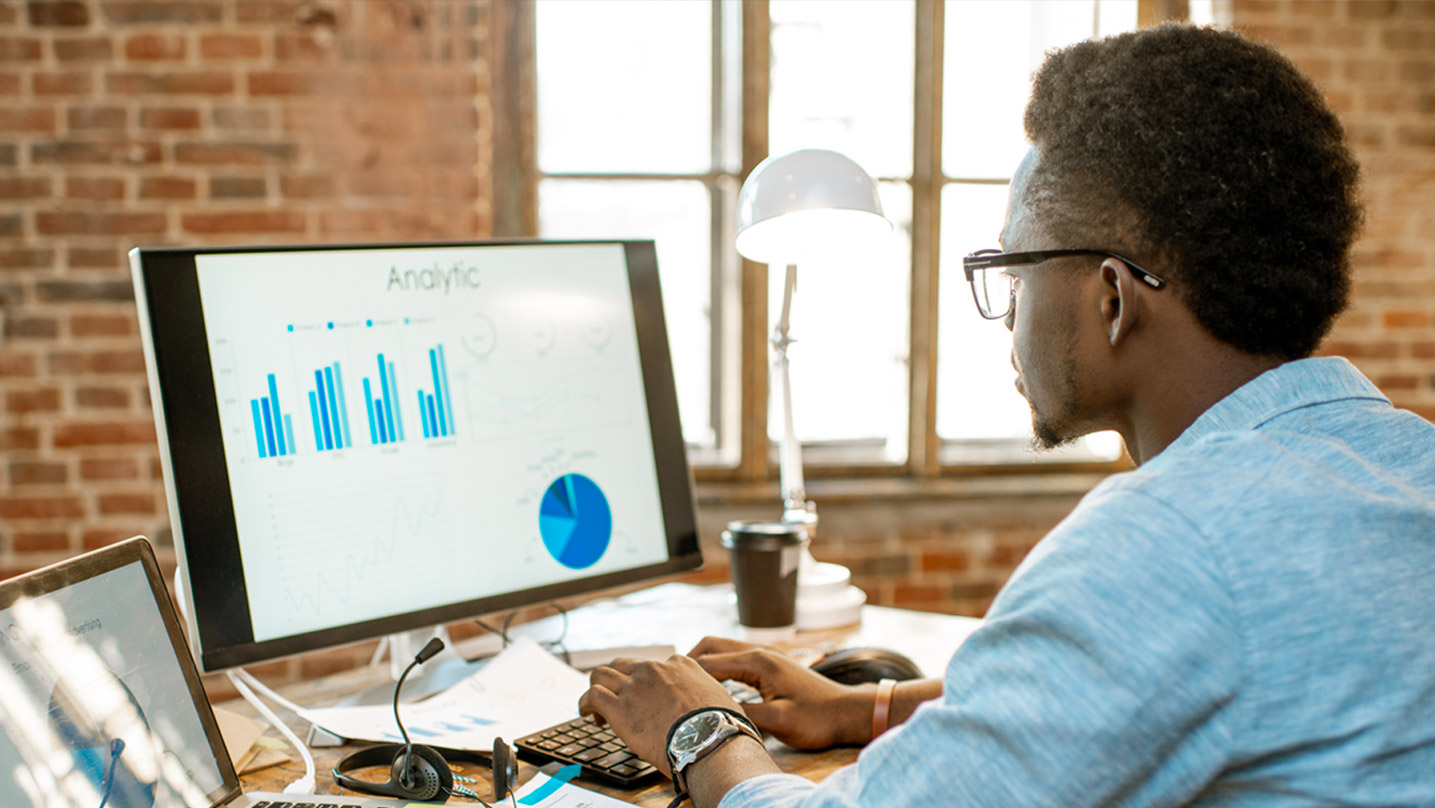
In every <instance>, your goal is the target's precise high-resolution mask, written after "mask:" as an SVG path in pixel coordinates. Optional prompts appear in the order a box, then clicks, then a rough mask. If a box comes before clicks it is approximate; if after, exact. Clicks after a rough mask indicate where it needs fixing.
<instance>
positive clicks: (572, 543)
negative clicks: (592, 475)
mask: <svg viewBox="0 0 1435 808" xmlns="http://www.w3.org/2000/svg"><path fill="white" fill-rule="evenodd" d="M538 532H539V533H540V534H542V536H543V546H544V547H547V548H548V554H549V555H551V556H553V558H554V560H556V561H557V562H558V563H559V564H562V565H563V566H565V567H568V568H569V569H575V570H581V569H584V568H585V567H591V566H593V565H594V564H595V563H597V562H598V559H600V558H602V557H603V553H604V552H605V551H606V550H607V549H608V540H609V539H610V538H612V536H613V512H612V511H611V510H609V508H608V498H607V497H605V496H603V489H601V488H599V487H598V484H597V483H595V482H593V481H592V480H590V479H588V478H587V477H584V476H583V475H582V474H565V475H563V476H562V477H559V478H558V479H556V480H554V481H553V484H552V485H550V486H548V490H547V491H545V492H543V502H542V504H541V505H540V506H539V508H538Z"/></svg>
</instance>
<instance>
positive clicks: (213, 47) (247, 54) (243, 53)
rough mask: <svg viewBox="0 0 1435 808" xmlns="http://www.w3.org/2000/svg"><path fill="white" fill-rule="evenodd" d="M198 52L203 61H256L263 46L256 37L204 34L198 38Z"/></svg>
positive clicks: (262, 50)
mask: <svg viewBox="0 0 1435 808" xmlns="http://www.w3.org/2000/svg"><path fill="white" fill-rule="evenodd" d="M199 52H200V55H202V56H203V57H204V58H205V59H257V58H259V57H260V56H261V55H262V54H263V53H264V44H263V42H262V41H261V40H260V39H259V37H257V36H249V35H242V34H206V35H204V36H202V37H200V38H199Z"/></svg>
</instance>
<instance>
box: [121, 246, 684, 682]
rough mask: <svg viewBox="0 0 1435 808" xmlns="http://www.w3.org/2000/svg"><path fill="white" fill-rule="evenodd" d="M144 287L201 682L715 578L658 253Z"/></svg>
mask: <svg viewBox="0 0 1435 808" xmlns="http://www.w3.org/2000/svg"><path fill="white" fill-rule="evenodd" d="M132 264H133V266H134V271H135V283H136V294H137V298H138V300H139V308H140V314H141V325H142V332H143V333H144V336H145V340H146V344H145V347H146V356H147V359H148V361H149V370H150V384H151V389H152V392H153V398H154V399H155V403H156V405H157V406H156V408H155V409H156V423H157V424H158V426H159V431H160V440H161V455H162V459H163V461H164V466H165V479H166V484H167V486H168V489H169V491H168V492H169V496H170V500H169V501H170V511H171V516H172V519H173V522H174V534H175V537H176V543H177V545H178V546H179V548H180V550H181V552H180V562H181V566H182V569H183V571H184V583H185V584H186V586H185V587H184V589H185V593H186V595H187V597H186V601H187V603H188V604H189V605H190V608H191V609H192V610H193V613H192V615H191V617H192V619H191V620H190V624H191V629H190V631H191V639H192V640H193V644H194V645H195V647H196V649H197V650H196V653H197V655H198V658H199V661H200V664H201V667H202V668H204V669H205V670H217V669H221V668H225V667H231V666H234V665H240V664H246V663H249V662H254V661H258V660H261V659H270V658H274V657H277V656H283V655H287V654H292V653H298V652H303V651H309V650H313V649H315V648H319V647H325V646H329V645H335V644H339V643H344V642H350V641H354V640H360V639H366V638H369V637H373V636H378V635H381V634H386V633H392V632H396V631H404V630H409V629H415V628H421V627H425V626H429V625H435V624H438V623H442V622H448V621H452V620H457V619H461V618H464V617H469V616H474V615H477V614H480V613H484V612H490V611H496V610H500V609H505V608H511V607H516V606H521V605H527V604H531V603H536V602H543V601H546V600H549V599H552V598H555V597H560V596H565V595H572V594H579V593H583V592H588V591H594V590H597V589H600V588H605V587H609V586H613V585H616V584H621V583H628V582H633V581H637V580H642V579H645V578H650V577H654V576H658V575H662V574H667V573H671V572H676V571H680V570H685V569H692V568H695V567H697V566H699V565H700V564H701V556H700V555H699V552H698V548H697V536H696V530H695V526H694V518H693V502H692V493H691V482H690V475H689V471H688V467H687V462H686V458H685V453H684V452H685V450H684V446H683V442H682V437H681V429H680V426H679V423H678V415H677V400H676V395H675V392H674V389H673V380H672V365H671V360H670V358H669V356H668V349H667V337H666V329H665V327H664V323H663V316H662V307H661V298H660V294H659V290H658V283H657V266H656V259H655V257H654V251H653V245H652V243H651V242H524V243H482V244H444V245H407V246H400V245H370V246H353V247H305V248H274V247H265V248H253V249H234V248H223V249H206V250H148V249H142V250H136V251H134V253H132Z"/></svg>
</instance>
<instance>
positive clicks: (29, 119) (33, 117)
mask: <svg viewBox="0 0 1435 808" xmlns="http://www.w3.org/2000/svg"><path fill="white" fill-rule="evenodd" d="M54 131H55V109H54V108H53V107H23V108H15V107H9V108H6V107H0V132H54Z"/></svg>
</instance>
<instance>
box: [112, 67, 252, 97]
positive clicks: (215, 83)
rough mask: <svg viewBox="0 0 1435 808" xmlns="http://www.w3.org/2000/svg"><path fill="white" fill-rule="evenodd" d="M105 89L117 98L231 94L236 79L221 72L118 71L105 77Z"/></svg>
mask: <svg viewBox="0 0 1435 808" xmlns="http://www.w3.org/2000/svg"><path fill="white" fill-rule="evenodd" d="M105 87H106V88H107V89H108V90H109V92H111V93H115V94H117V95H228V94H229V93H232V92H234V77H233V76H231V75H230V74H228V73H221V72H218V71H200V72H194V73H180V72H165V73H136V72H115V73H110V74H109V75H107V76H106V77H105Z"/></svg>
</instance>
